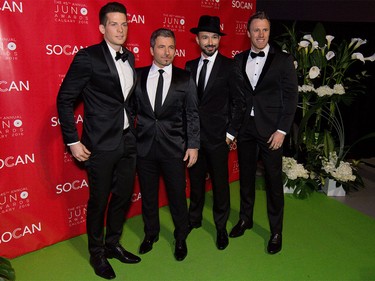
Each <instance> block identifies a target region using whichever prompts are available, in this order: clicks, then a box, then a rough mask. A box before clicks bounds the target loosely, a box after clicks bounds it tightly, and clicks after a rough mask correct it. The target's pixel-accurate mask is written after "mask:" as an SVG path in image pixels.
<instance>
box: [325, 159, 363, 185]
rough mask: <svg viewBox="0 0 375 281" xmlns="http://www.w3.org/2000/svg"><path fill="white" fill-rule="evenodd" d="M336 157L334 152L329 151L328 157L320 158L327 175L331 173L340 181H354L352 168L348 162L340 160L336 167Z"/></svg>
mask: <svg viewBox="0 0 375 281" xmlns="http://www.w3.org/2000/svg"><path fill="white" fill-rule="evenodd" d="M337 161H338V157H337V154H336V152H330V153H329V159H323V160H322V168H323V170H324V171H326V172H327V173H328V174H329V175H331V176H332V177H333V178H334V179H335V180H337V181H340V182H348V181H354V180H355V178H356V177H355V175H353V169H352V167H351V166H350V163H348V162H344V161H340V163H339V165H338V166H337V167H336V163H337Z"/></svg>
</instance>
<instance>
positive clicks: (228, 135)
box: [227, 133, 234, 141]
mask: <svg viewBox="0 0 375 281" xmlns="http://www.w3.org/2000/svg"><path fill="white" fill-rule="evenodd" d="M227 138H228V139H230V140H231V141H232V140H234V136H232V135H231V134H229V133H227Z"/></svg>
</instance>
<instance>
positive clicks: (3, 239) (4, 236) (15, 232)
mask: <svg viewBox="0 0 375 281" xmlns="http://www.w3.org/2000/svg"><path fill="white" fill-rule="evenodd" d="M41 231H42V223H41V222H37V223H32V224H30V225H21V226H19V227H16V228H13V229H10V230H8V231H5V232H3V233H0V245H1V244H2V243H9V242H11V241H12V240H13V239H21V238H23V237H25V236H29V235H34V234H36V233H38V232H41Z"/></svg>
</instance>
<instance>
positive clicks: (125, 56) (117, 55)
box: [115, 52, 128, 61]
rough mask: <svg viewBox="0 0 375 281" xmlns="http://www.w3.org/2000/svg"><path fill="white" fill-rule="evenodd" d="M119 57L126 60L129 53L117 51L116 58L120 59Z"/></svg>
mask: <svg viewBox="0 0 375 281" xmlns="http://www.w3.org/2000/svg"><path fill="white" fill-rule="evenodd" d="M119 59H121V60H122V61H126V60H127V59H128V54H127V53H120V52H116V57H115V60H116V61H118V60H119Z"/></svg>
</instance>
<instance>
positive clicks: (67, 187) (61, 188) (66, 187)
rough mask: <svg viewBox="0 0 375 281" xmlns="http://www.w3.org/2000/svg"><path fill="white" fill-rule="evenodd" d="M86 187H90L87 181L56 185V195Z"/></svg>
mask: <svg viewBox="0 0 375 281" xmlns="http://www.w3.org/2000/svg"><path fill="white" fill-rule="evenodd" d="M84 187H89V185H88V183H87V181H86V180H84V179H83V180H74V181H73V182H66V183H62V184H58V185H56V194H61V193H68V192H70V191H74V190H80V189H82V188H84Z"/></svg>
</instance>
